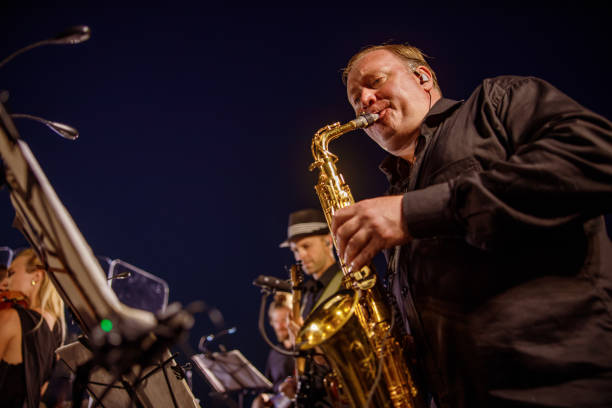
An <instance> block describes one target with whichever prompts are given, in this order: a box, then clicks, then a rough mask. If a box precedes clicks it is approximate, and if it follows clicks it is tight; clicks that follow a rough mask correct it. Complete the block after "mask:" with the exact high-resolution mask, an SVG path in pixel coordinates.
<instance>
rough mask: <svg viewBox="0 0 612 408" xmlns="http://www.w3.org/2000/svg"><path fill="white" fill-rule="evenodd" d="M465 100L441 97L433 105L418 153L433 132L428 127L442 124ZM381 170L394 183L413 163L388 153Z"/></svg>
mask: <svg viewBox="0 0 612 408" xmlns="http://www.w3.org/2000/svg"><path fill="white" fill-rule="evenodd" d="M462 103H463V101H455V100H453V99H447V98H440V99H439V100H438V101H437V102H436V103H435V104H434V106H432V107H431V109H430V110H429V112H428V113H427V116H425V119H423V123H422V124H421V134H420V135H419V138H418V141H417V154H418V152H419V151H420V150H422V148H423V146H424V145H425V143H426V142H427V140H426V139H427V138H428V137H429V135H430V134H431V132H428V131H425V130H426V129H432V128H435V127H437V126H438V125H440V123H442V122H443V121H444V119H446V118H447V117H449V116H450V115H451V114H452V113H453V112H454V111H455V109H457V108H458V107H459V106H460V105H461V104H462ZM378 168H379V169H380V171H382V172H383V174H384V175H385V176H386V177H387V180H388V181H389V183H390V184H394V183H395V182H396V181H397V179H398V178H399V179H403V178H404V177H406V176H407V175H408V173H409V172H410V168H411V165H410V163H408V162H407V161H406V160H403V159H402V158H400V157H397V156H393V155H392V154H389V155H387V157H385V158H384V159H383V161H382V162H381V163H380V165H379V166H378Z"/></svg>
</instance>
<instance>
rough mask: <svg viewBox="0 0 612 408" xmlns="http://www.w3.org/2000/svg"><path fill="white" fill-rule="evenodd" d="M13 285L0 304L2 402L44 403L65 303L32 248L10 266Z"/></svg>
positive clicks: (9, 405) (60, 336)
mask: <svg viewBox="0 0 612 408" xmlns="http://www.w3.org/2000/svg"><path fill="white" fill-rule="evenodd" d="M8 289H9V292H4V294H5V295H4V296H3V298H4V299H5V302H3V305H2V309H0V327H2V330H0V396H1V397H0V399H1V400H2V404H0V405H2V406H3V407H7V408H12V407H19V408H21V407H27V408H38V407H39V404H40V400H41V395H42V394H43V393H44V392H45V388H46V386H47V381H48V379H49V377H50V376H51V372H52V369H53V365H54V364H55V361H56V355H55V350H56V349H57V348H58V347H59V346H60V345H61V344H62V339H63V333H64V331H65V327H66V324H65V318H64V303H63V301H62V299H61V298H60V296H59V294H58V293H57V291H56V289H55V287H54V286H53V284H52V282H51V281H50V279H49V276H48V274H47V273H46V271H45V269H44V266H43V265H42V262H40V260H39V259H38V257H37V256H36V253H35V252H34V251H33V250H32V249H26V250H24V251H22V252H20V253H19V254H18V255H17V256H16V257H15V259H14V260H13V262H12V263H11V265H10V266H9V268H8ZM7 293H9V294H11V296H8V295H6V294H7Z"/></svg>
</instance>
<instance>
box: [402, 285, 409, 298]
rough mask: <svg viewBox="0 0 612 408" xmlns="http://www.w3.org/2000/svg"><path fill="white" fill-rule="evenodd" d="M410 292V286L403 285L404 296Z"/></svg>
mask: <svg viewBox="0 0 612 408" xmlns="http://www.w3.org/2000/svg"><path fill="white" fill-rule="evenodd" d="M407 294H408V288H407V287H406V286H402V296H404V297H405V296H406V295H407Z"/></svg>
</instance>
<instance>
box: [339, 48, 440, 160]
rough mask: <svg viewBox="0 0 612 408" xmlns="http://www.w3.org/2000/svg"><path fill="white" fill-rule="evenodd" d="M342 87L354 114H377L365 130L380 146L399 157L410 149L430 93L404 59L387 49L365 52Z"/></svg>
mask: <svg viewBox="0 0 612 408" xmlns="http://www.w3.org/2000/svg"><path fill="white" fill-rule="evenodd" d="M428 86H429V85H428ZM346 90H347V97H348V100H349V102H350V104H351V106H352V107H353V109H354V110H355V113H357V114H359V113H361V112H369V113H378V114H379V115H380V118H379V119H378V121H377V122H375V123H374V125H372V126H370V127H369V128H367V129H366V133H367V134H368V136H370V138H372V139H373V140H374V141H375V142H376V143H378V144H379V145H380V147H382V148H383V149H385V150H386V151H388V152H389V153H391V154H393V155H395V156H400V157H404V156H405V154H406V153H407V152H411V151H414V143H415V141H416V138H417V136H418V135H419V127H420V125H421V122H422V121H423V119H424V118H425V116H426V115H427V112H428V111H429V105H430V103H431V96H430V94H428V92H427V91H426V90H425V89H424V86H423V84H422V83H421V80H420V78H419V77H418V76H417V75H416V74H415V73H414V72H412V69H411V68H410V67H409V66H408V65H407V64H406V62H404V61H402V60H401V59H400V57H399V56H396V55H395V54H393V53H391V52H390V51H387V50H376V51H372V52H369V53H367V54H365V55H364V56H362V57H361V58H360V59H358V60H357V61H356V62H355V64H354V65H353V68H352V69H351V71H350V72H349V75H348V78H347V86H346Z"/></svg>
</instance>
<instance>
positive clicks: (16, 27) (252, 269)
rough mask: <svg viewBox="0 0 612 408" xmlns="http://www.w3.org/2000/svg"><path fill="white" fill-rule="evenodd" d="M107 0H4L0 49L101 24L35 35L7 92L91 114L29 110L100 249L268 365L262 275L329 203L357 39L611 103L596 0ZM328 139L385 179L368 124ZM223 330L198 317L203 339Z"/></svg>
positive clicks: (6, 77)
mask: <svg viewBox="0 0 612 408" xmlns="http://www.w3.org/2000/svg"><path fill="white" fill-rule="evenodd" d="M126 3H127V2H126ZM97 4H98V5H96V6H83V5H65V6H62V7H58V6H44V7H43V6H33V5H25V4H24V3H21V4H20V5H10V4H9V5H3V6H1V7H0V38H1V41H0V59H2V58H4V57H5V56H7V55H9V54H10V53H11V52H13V51H15V50H16V49H18V48H21V47H23V46H25V45H27V44H29V43H33V42H35V41H38V40H40V39H43V38H47V37H51V36H53V35H55V34H56V33H57V32H59V31H61V30H62V29H64V28H66V27H68V26H72V25H77V24H87V25H89V26H90V27H91V30H92V38H91V40H90V41H88V42H86V43H83V44H79V45H76V46H73V47H70V46H46V47H43V48H39V49H36V50H32V51H30V52H29V53H27V54H23V55H21V56H19V57H17V58H16V59H15V60H13V61H12V62H11V63H10V64H9V65H7V66H6V67H4V68H2V69H1V70H0V89H7V90H9V91H10V95H11V96H10V101H9V103H8V108H9V109H10V110H11V111H12V112H21V113H31V114H35V115H40V116H43V117H46V118H48V119H52V120H57V121H60V122H66V123H69V124H72V125H74V126H75V127H77V128H78V129H79V131H80V133H81V138H80V139H78V140H77V141H76V142H69V141H67V140H63V139H60V138H59V137H56V136H55V135H53V134H51V133H50V132H49V131H48V130H47V129H46V128H45V127H43V126H41V125H39V124H37V123H31V122H24V121H19V122H17V125H18V128H19V130H20V132H21V135H22V137H23V138H24V139H25V140H26V141H27V142H28V143H29V145H30V147H31V149H32V150H33V152H34V154H35V155H36V156H37V158H38V160H39V161H40V163H41V165H42V167H43V169H44V170H45V172H46V174H47V176H48V177H49V179H50V181H51V183H52V184H53V186H54V187H55V189H56V191H57V193H58V195H59V197H60V199H61V200H62V201H63V203H64V205H65V206H66V208H67V209H68V211H69V212H70V213H71V214H72V217H73V218H74V220H75V221H76V223H77V225H78V226H79V228H80V230H81V232H82V233H83V235H84V236H85V238H86V239H87V241H88V242H89V244H90V246H91V247H92V248H93V250H94V252H95V253H96V254H100V255H106V256H109V257H112V258H121V259H123V260H125V261H127V262H129V263H132V264H134V265H137V266H138V267H140V268H142V269H144V270H146V271H148V272H150V273H153V274H155V275H158V276H160V277H161V278H163V279H165V280H167V281H168V282H169V284H170V300H171V301H180V302H182V303H183V304H187V303H189V302H191V301H193V300H197V299H202V300H204V301H205V302H206V303H208V304H209V305H211V306H216V307H218V308H219V309H220V310H221V311H222V312H223V315H224V317H225V320H226V323H227V325H228V326H231V325H235V326H237V327H238V332H237V333H236V334H235V335H234V336H233V337H232V338H228V339H227V340H226V341H225V343H226V344H227V346H228V347H230V348H234V347H237V348H239V349H240V350H241V351H242V352H243V353H244V354H245V355H246V357H247V358H249V359H250V360H252V361H253V362H254V363H255V365H257V366H258V367H259V368H261V369H262V370H263V365H264V361H265V356H266V354H267V347H266V345H265V344H264V342H263V340H262V339H261V338H260V336H259V334H258V332H257V325H256V320H257V309H258V306H259V299H260V294H259V291H258V290H257V289H256V288H255V287H253V286H252V285H251V281H252V280H253V279H254V278H255V277H256V276H257V275H259V274H266V275H276V276H281V277H284V276H286V274H285V271H284V268H283V267H284V265H289V264H290V263H291V261H292V257H291V255H290V252H289V251H287V250H284V249H279V248H278V243H279V242H281V241H282V240H283V239H284V238H285V234H286V222H287V215H288V213H289V212H290V211H293V210H296V209H299V208H302V207H305V206H314V207H318V205H319V204H318V200H317V198H316V196H315V193H314V190H313V185H314V183H315V175H314V174H312V173H309V172H308V170H307V168H308V165H309V163H310V161H311V156H310V151H309V145H310V140H311V136H312V134H313V132H314V131H316V130H317V129H318V128H319V127H321V126H323V125H325V124H328V123H331V122H335V121H338V120H341V121H346V120H348V119H350V118H352V116H353V113H352V111H351V109H350V108H349V106H348V103H347V102H346V100H345V90H344V87H343V85H342V83H341V80H340V74H339V71H340V69H341V68H342V67H343V66H344V65H345V64H346V61H347V60H348V58H349V57H350V56H351V55H352V54H353V53H355V52H356V51H358V50H359V49H360V48H361V47H363V46H365V45H369V44H376V43H380V42H382V41H388V40H394V41H400V42H410V43H412V44H413V45H416V46H418V47H420V48H421V49H423V50H424V51H425V52H426V53H427V54H428V55H430V56H431V57H433V59H432V60H431V64H432V66H433V68H434V69H435V70H436V72H437V75H438V78H439V81H440V85H441V87H442V90H443V92H444V94H445V96H447V97H450V98H453V99H462V98H466V97H467V96H469V94H470V92H471V91H472V90H473V89H474V87H476V86H477V84H478V83H479V82H480V80H481V79H482V78H485V77H489V76H494V75H500V74H519V75H535V76H540V77H542V78H544V79H546V80H548V81H549V82H551V83H552V84H554V85H556V86H557V87H558V88H560V89H561V90H563V91H565V92H566V93H568V94H569V95H571V96H572V97H574V98H575V99H576V100H577V101H579V102H580V103H582V104H583V105H585V106H586V107H588V108H591V109H592V110H594V111H595V112H598V113H601V114H603V115H604V116H606V117H608V118H611V117H612V104H610V102H609V101H608V98H609V94H610V91H611V85H610V83H611V81H610V72H609V71H610V66H609V65H608V61H609V55H608V54H609V52H610V46H609V40H610V38H612V36H611V34H612V32H611V31H612V30H611V29H610V22H609V12H607V11H606V9H605V8H604V7H603V6H602V7H599V8H597V7H594V6H591V5H589V4H588V3H585V2H567V3H559V2H556V3H554V4H553V3H551V4H548V5H547V4H544V3H537V2H531V3H527V2H525V3H516V2H513V3H512V4H513V6H512V7H510V6H507V7H506V6H490V5H477V4H474V5H470V6H465V5H464V6H461V7H460V6H443V5H442V4H441V3H437V4H438V5H437V6H432V5H427V4H426V3H420V2H405V3H404V4H405V6H403V7H398V6H393V5H390V4H386V3H376V4H374V5H369V6H363V7H355V6H353V7H346V8H335V9H332V8H310V9H305V8H303V9H296V8H280V9H279V8H266V7H250V8H240V9H238V8H235V9H234V8H209V7H207V6H204V3H203V2H201V3H196V4H197V5H188V4H185V3H180V2H170V3H166V5H164V6H156V5H154V4H152V3H142V4H141V5H140V6H113V5H111V3H108V2H98V3H97ZM332 150H333V151H335V152H337V153H338V154H339V156H340V161H339V167H340V169H341V170H342V171H343V173H344V174H345V177H346V179H347V181H348V183H349V185H350V186H351V188H352V190H353V194H354V196H355V197H356V198H357V199H360V198H366V197H372V196H375V195H378V194H379V193H381V192H382V191H383V190H384V183H385V182H384V177H383V176H382V175H381V174H379V173H378V172H377V171H376V166H377V164H378V162H379V161H380V160H381V159H382V157H383V153H382V151H381V150H380V149H379V148H378V147H377V146H376V145H375V144H374V143H373V142H371V141H370V140H369V139H368V138H367V137H365V136H364V135H363V133H361V134H352V135H346V136H344V137H343V138H342V139H341V140H338V141H337V142H335V143H334V145H333V146H332ZM0 214H1V218H0V246H1V245H8V246H12V247H17V246H22V245H25V240H24V239H23V238H22V237H21V235H20V234H19V233H18V232H17V231H16V230H13V229H11V221H12V217H13V210H12V207H11V205H10V203H9V200H8V194H7V193H6V191H2V192H0ZM213 330H214V328H213V327H212V324H211V323H210V321H209V320H208V318H207V317H206V316H205V315H199V316H198V321H197V323H196V325H195V327H194V329H193V330H192V332H191V340H190V343H191V346H192V347H193V348H195V345H196V344H197V340H198V339H199V337H200V336H201V335H203V334H206V333H208V332H210V331H213ZM195 382H196V383H197V384H198V385H196V393H200V395H199V396H200V397H202V398H204V395H202V394H203V393H205V392H206V387H205V386H204V385H203V381H202V380H201V379H200V378H196V379H195Z"/></svg>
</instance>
